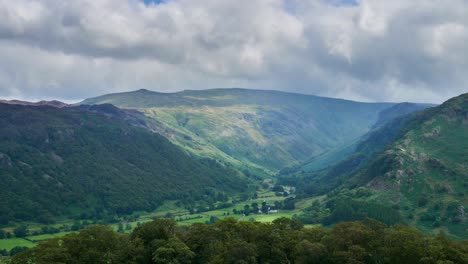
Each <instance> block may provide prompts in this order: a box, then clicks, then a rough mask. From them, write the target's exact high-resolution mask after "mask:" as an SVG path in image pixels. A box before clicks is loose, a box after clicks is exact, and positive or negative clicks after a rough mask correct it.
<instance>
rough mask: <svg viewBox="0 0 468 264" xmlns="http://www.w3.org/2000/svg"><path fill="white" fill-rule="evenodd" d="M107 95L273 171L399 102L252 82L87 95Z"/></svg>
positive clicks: (339, 140) (350, 134)
mask: <svg viewBox="0 0 468 264" xmlns="http://www.w3.org/2000/svg"><path fill="white" fill-rule="evenodd" d="M102 103H110V104H114V105H116V106H118V107H123V108H132V109H138V110H140V111H142V112H144V113H145V114H146V116H148V117H151V118H153V119H154V120H156V122H158V123H159V132H160V133H161V134H163V135H165V136H166V137H167V138H168V139H170V140H171V141H172V142H174V143H176V144H178V145H180V146H182V147H184V148H185V149H186V150H188V151H190V152H192V153H195V154H197V155H200V156H205V157H211V158H215V159H218V160H221V161H224V162H228V163H230V164H234V165H235V166H236V167H238V168H242V169H243V170H244V169H246V170H250V171H251V172H262V171H263V172H267V173H274V172H277V171H278V170H279V169H282V168H283V167H287V166H294V165H298V164H301V163H302V162H304V161H306V160H308V159H310V158H311V157H314V156H317V155H320V154H322V153H324V152H326V151H329V150H332V149H335V148H340V147H342V146H344V145H346V144H348V143H349V142H351V141H353V140H355V139H357V138H359V137H361V136H362V135H364V134H366V133H367V132H368V131H369V130H370V128H371V127H372V126H373V125H374V123H375V122H376V121H377V119H378V116H379V113H380V112H381V111H382V110H384V109H387V108H389V107H391V106H392V105H393V104H389V103H359V102H353V101H346V100H340V99H331V98H323V97H317V96H311V95H303V94H292V93H284V92H278V91H261V90H247V89H211V90H202V91H183V92H178V93H157V92H152V91H148V90H139V91H135V92H128V93H118V94H109V95H104V96H100V97H96V98H91V99H87V100H85V101H84V102H82V104H102Z"/></svg>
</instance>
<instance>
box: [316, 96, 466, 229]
mask: <svg viewBox="0 0 468 264" xmlns="http://www.w3.org/2000/svg"><path fill="white" fill-rule="evenodd" d="M398 126H400V127H401V128H398ZM395 128H397V129H395ZM333 179H335V180H334V181H333ZM331 182H332V183H333V184H334V185H336V184H341V188H339V189H338V190H335V191H332V192H329V193H328V195H327V198H326V201H324V203H323V204H322V206H324V207H325V208H322V209H320V206H318V205H317V206H316V209H313V210H312V209H310V210H309V213H308V215H309V216H311V215H314V214H315V216H316V217H317V216H318V218H315V219H316V220H317V219H319V218H320V217H322V218H321V219H322V220H321V221H323V220H325V221H326V222H327V221H328V222H335V221H342V220H350V219H353V218H356V217H357V218H359V217H364V216H371V215H372V216H376V217H377V218H379V217H381V220H386V219H387V220H389V222H405V223H408V224H411V225H414V226H417V227H419V228H421V229H423V230H426V231H433V230H436V231H437V232H444V233H446V234H448V235H450V236H453V237H458V238H467V237H468V220H467V219H466V216H465V208H466V207H467V206H468V197H467V196H466V193H467V191H468V94H464V95H461V96H459V97H456V98H453V99H451V100H449V101H447V102H445V103H444V104H442V105H440V106H438V107H434V108H430V109H427V110H425V111H422V112H420V113H416V114H413V115H411V116H409V117H407V118H399V119H396V120H395V121H393V122H391V123H389V124H388V125H387V126H384V127H383V128H382V129H380V130H377V131H376V132H375V133H373V134H371V136H370V137H369V138H368V140H367V141H365V142H364V143H363V144H362V146H361V148H360V149H359V150H358V152H356V153H355V154H354V155H353V156H351V157H350V158H348V159H346V160H345V161H343V162H342V163H340V164H338V165H337V166H335V167H333V168H331V169H330V170H329V171H328V172H327V173H326V174H324V175H322V176H321V178H320V179H319V180H318V181H317V183H321V184H323V185H325V186H326V185H327V184H330V183H331ZM363 206H367V208H371V207H372V206H374V207H372V208H373V209H372V212H370V211H369V210H368V211H366V210H362V207H363ZM353 207H354V208H356V210H355V211H354V212H353V211H352V210H351V209H350V208H353ZM358 207H359V208H358ZM323 210H328V211H329V212H330V214H329V215H328V216H326V214H325V215H321V216H319V214H317V212H324V211H323ZM312 212H315V213H312Z"/></svg>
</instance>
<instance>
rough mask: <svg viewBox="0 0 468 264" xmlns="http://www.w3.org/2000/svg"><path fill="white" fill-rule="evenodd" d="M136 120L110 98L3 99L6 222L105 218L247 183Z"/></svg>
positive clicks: (0, 149) (0, 203)
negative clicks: (70, 101) (63, 103)
mask: <svg viewBox="0 0 468 264" xmlns="http://www.w3.org/2000/svg"><path fill="white" fill-rule="evenodd" d="M132 120H133V119H131V115H130V114H129V113H125V112H123V111H121V110H119V109H117V108H115V107H113V106H110V105H107V106H106V105H104V106H97V107H72V108H68V107H65V108H56V107H50V106H22V105H10V104H0V189H1V190H2V191H1V192H0V223H6V222H7V221H13V220H35V221H42V222H48V221H50V220H52V219H54V218H55V217H57V216H77V215H82V217H86V218H88V219H89V218H94V217H97V218H102V217H106V216H107V215H113V214H114V213H120V214H125V213H131V212H132V211H135V210H153V209H155V208H156V207H158V206H159V205H160V204H161V203H162V202H163V201H164V200H166V199H179V200H181V201H182V203H184V204H186V205H191V204H193V203H195V202H196V201H197V200H198V201H200V200H205V201H209V200H214V198H213V197H212V196H215V195H214V194H217V193H218V192H234V191H235V192H242V191H243V190H244V189H245V187H246V181H245V180H243V179H241V178H239V176H238V175H237V173H236V172H234V171H233V170H230V169H228V168H225V167H223V166H220V165H219V164H218V163H216V162H214V161H211V160H198V159H194V158H192V157H190V156H188V155H187V154H186V153H185V152H184V151H182V150H181V149H180V148H178V147H176V146H174V145H173V144H171V143H170V142H169V141H168V140H166V139H165V138H164V137H162V136H160V135H158V134H156V133H152V132H150V131H148V130H147V129H143V128H140V127H138V126H144V123H140V124H139V125H138V124H135V123H133V124H132ZM138 122H142V121H141V120H140V119H138ZM137 125H138V126H137ZM212 194H213V195H212ZM207 195H208V196H209V197H208V196H207Z"/></svg>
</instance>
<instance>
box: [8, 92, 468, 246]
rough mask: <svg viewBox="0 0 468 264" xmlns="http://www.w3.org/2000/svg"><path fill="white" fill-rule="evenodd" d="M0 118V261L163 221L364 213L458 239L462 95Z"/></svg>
mask: <svg viewBox="0 0 468 264" xmlns="http://www.w3.org/2000/svg"><path fill="white" fill-rule="evenodd" d="M0 109H1V110H2V111H1V112H0V124H1V125H2V126H1V128H0V138H1V139H2V141H0V167H1V168H2V170H1V171H0V176H2V178H1V181H0V187H2V189H4V190H6V191H4V192H2V193H0V198H1V200H0V212H1V214H0V230H2V231H1V232H0V250H2V251H1V252H2V254H3V255H7V254H10V253H11V254H12V255H13V254H16V253H18V252H21V251H24V250H26V248H31V247H36V246H37V245H39V244H43V243H47V241H49V240H50V241H52V240H53V239H54V238H62V237H72V236H74V235H80V234H82V233H83V232H87V231H86V230H89V229H90V228H91V229H92V228H93V226H94V225H96V224H98V225H99V224H101V225H106V226H108V227H110V228H111V230H112V231H113V232H116V234H120V235H124V234H133V232H135V230H138V228H139V227H141V226H144V225H145V224H148V225H151V224H152V223H154V222H155V221H156V222H157V221H163V220H161V219H172V220H174V222H175V223H177V225H178V226H179V227H180V228H188V229H190V228H192V226H193V225H196V224H203V225H208V226H209V225H213V224H216V223H217V222H222V221H232V220H231V219H234V220H235V221H239V222H251V223H258V224H259V223H266V224H267V225H268V224H269V223H274V222H275V220H276V219H290V221H297V222H298V223H301V225H305V227H306V228H305V229H306V230H307V229H309V228H310V229H315V228H322V227H325V228H331V227H333V226H335V225H336V224H337V223H340V222H343V221H363V219H367V218H373V219H376V220H378V221H380V222H381V223H382V224H385V225H388V226H394V225H398V224H406V225H409V226H412V227H415V228H417V229H418V230H420V231H422V232H424V233H425V234H429V235H438V234H443V235H444V236H446V237H448V238H450V239H455V240H463V239H467V238H468V226H467V223H468V221H465V216H464V208H465V205H467V203H468V200H466V199H467V198H466V196H465V191H466V186H467V182H466V179H467V178H468V174H467V171H468V169H467V168H466V164H468V160H466V157H468V153H467V152H466V150H467V149H468V146H465V145H466V144H465V143H466V142H468V138H466V137H467V135H468V133H467V124H468V122H467V121H466V118H467V114H466V113H467V112H466V111H467V109H468V97H467V95H466V94H465V95H461V96H459V97H456V98H453V99H451V100H449V101H447V102H446V103H444V104H442V105H440V106H434V105H429V104H412V103H401V104H398V103H359V102H353V101H346V100H340V99H332V98H322V97H316V96H309V95H301V94H290V93H282V92H276V91H258V90H247V89H212V90H204V91H183V92H180V93H169V94H164V93H157V92H152V91H148V90H138V91H134V92H129V93H121V94H110V95H104V96H100V97H96V98H91V99H87V100H85V101H83V102H82V103H80V104H77V105H65V104H58V103H56V102H54V103H51V104H49V103H47V102H42V103H27V102H16V101H13V102H11V101H10V102H7V103H5V102H4V103H3V104H1V103H0ZM2 122H3V123H2ZM223 219H225V220H223ZM284 221H286V220H284Z"/></svg>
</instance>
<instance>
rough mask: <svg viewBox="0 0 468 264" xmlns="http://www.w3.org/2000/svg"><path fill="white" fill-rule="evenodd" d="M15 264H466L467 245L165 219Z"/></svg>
mask: <svg viewBox="0 0 468 264" xmlns="http://www.w3.org/2000/svg"><path fill="white" fill-rule="evenodd" d="M11 263H12V264H20V263H21V264H23V263H36V264H42V263H44V264H45V263H47V264H52V263H72V264H73V263H80V264H82V263H84V264H86V263H93V264H95V263H174V264H186V263H200V264H201V263H213V264H214V263H227V264H230V263H232V264H243V263H252V264H253V263H301V264H302V263H330V264H332V263H340V264H341V263H401V264H406V263H408V264H418V263H434V264H436V263H447V264H448V263H468V243H467V242H466V241H464V242H456V241H450V240H447V239H446V238H444V237H443V236H437V237H430V236H426V235H423V234H422V233H420V232H419V231H417V230H415V229H412V228H409V227H405V226H394V227H388V226H386V225H385V224H383V223H381V222H377V221H375V220H371V219H366V220H364V221H362V222H345V223H341V224H338V225H336V226H334V227H333V228H331V229H325V228H322V227H312V228H304V227H303V225H302V224H301V223H299V222H297V221H295V220H291V219H287V218H280V219H277V220H275V221H273V223H259V222H244V221H237V220H235V219H230V218H227V219H224V220H219V221H217V222H216V223H215V224H211V225H208V224H194V225H192V226H190V227H183V228H182V227H177V225H176V223H175V222H174V221H173V220H169V219H162V220H156V221H153V222H150V223H147V224H144V225H142V226H140V227H138V228H137V229H135V230H134V231H133V233H132V234H129V235H126V234H119V233H116V232H114V231H112V230H111V229H110V228H109V227H105V226H93V227H90V228H88V229H86V230H83V231H81V232H80V233H77V234H71V235H67V236H65V237H63V238H55V239H51V240H48V241H46V242H44V243H41V244H40V245H39V246H37V247H35V248H33V249H30V250H28V251H26V252H23V253H20V254H18V255H16V256H15V257H14V258H13V259H12V261H11Z"/></svg>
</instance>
